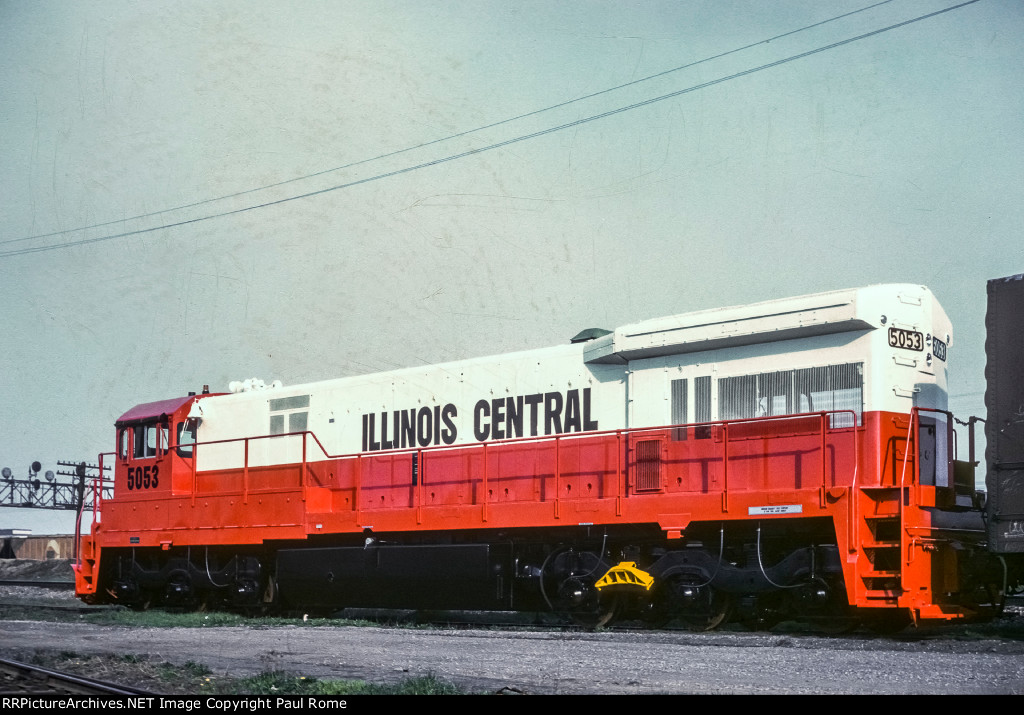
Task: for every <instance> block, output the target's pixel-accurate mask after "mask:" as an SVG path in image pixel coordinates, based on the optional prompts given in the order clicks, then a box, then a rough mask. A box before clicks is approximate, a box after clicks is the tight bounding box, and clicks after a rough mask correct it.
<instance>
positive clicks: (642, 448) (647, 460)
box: [635, 439, 661, 492]
mask: <svg viewBox="0 0 1024 715" xmlns="http://www.w3.org/2000/svg"><path fill="white" fill-rule="evenodd" d="M635 449H636V482H635V484H636V490H637V491H638V492H656V491H660V490H661V441H660V440H656V439H648V440H644V441H642V442H637V443H636V447H635Z"/></svg>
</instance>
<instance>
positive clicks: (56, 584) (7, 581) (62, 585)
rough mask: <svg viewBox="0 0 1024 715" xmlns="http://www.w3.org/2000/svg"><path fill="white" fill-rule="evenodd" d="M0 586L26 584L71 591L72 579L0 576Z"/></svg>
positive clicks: (73, 583) (32, 586)
mask: <svg viewBox="0 0 1024 715" xmlns="http://www.w3.org/2000/svg"><path fill="white" fill-rule="evenodd" d="M0 586H28V587H30V588H52V589H54V590H59V591H73V590H74V588H75V582H74V581H67V580H60V581H29V580H27V579H18V578H0Z"/></svg>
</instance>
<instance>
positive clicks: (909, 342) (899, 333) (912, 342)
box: [889, 328, 924, 352]
mask: <svg viewBox="0 0 1024 715" xmlns="http://www.w3.org/2000/svg"><path fill="white" fill-rule="evenodd" d="M889 347H891V348H903V349H904V350H917V351H918V352H920V351H921V350H924V335H922V334H921V333H919V332H917V331H916V330H904V329H903V328H889Z"/></svg>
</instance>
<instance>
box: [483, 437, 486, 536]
mask: <svg viewBox="0 0 1024 715" xmlns="http://www.w3.org/2000/svg"><path fill="white" fill-rule="evenodd" d="M483 452H484V455H483V456H484V471H483V497H484V508H483V520H484V521H487V443H486V442H484V449H483Z"/></svg>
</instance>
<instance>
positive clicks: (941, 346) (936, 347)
mask: <svg viewBox="0 0 1024 715" xmlns="http://www.w3.org/2000/svg"><path fill="white" fill-rule="evenodd" d="M932 352H933V353H934V354H935V357H937V358H938V359H939V360H941V361H942V362H946V343H945V342H943V341H942V340H939V339H938V338H932Z"/></svg>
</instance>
